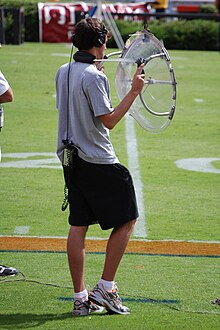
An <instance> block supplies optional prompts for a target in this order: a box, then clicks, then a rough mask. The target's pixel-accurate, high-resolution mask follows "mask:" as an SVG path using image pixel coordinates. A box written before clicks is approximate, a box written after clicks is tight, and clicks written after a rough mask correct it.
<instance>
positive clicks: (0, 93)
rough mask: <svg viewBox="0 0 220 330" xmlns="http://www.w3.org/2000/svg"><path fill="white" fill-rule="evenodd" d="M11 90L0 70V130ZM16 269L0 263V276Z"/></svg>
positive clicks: (13, 273)
mask: <svg viewBox="0 0 220 330" xmlns="http://www.w3.org/2000/svg"><path fill="white" fill-rule="evenodd" d="M12 101H13V91H12V89H11V87H10V86H9V83H8V82H7V80H6V79H5V77H4V75H3V73H2V72H1V71H0V130H1V128H2V127H3V117H2V116H3V109H2V107H1V103H6V102H12ZM0 161H1V150H0ZM16 274H17V270H16V269H15V268H13V267H7V266H3V265H0V276H11V275H16Z"/></svg>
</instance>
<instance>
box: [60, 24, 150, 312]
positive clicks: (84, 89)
mask: <svg viewBox="0 0 220 330" xmlns="http://www.w3.org/2000/svg"><path fill="white" fill-rule="evenodd" d="M108 37H109V32H108V30H107V29H106V27H105V25H104V24H103V23H102V22H100V21H99V20H98V19H95V18H87V19H84V20H82V21H80V22H79V23H78V24H77V25H76V29H75V35H74V36H73V44H74V46H76V47H77V48H78V50H79V51H77V52H76V54H75V55H74V57H73V58H74V60H75V62H73V63H69V64H65V65H63V66H61V68H60V69H59V70H58V72H57V75H56V96H57V108H58V110H59V123H58V146H57V155H58V157H59V159H60V160H61V162H62V164H63V169H64V177H65V182H66V185H67V187H68V201H69V209H70V214H69V224H70V231H69V235H68V240H67V254H68V261H69V267H70V273H71V276H72V280H73V286H74V307H73V315H79V316H83V315H88V314H89V313H90V312H91V310H92V309H94V306H96V305H99V306H103V307H106V309H107V310H108V311H110V312H111V313H112V312H113V313H117V314H129V313H130V311H129V309H128V308H127V307H126V306H123V305H122V302H121V299H120V297H119V295H118V291H117V287H116V285H115V282H114V279H115V275H116V272H117V269H118V266H119V264H120V261H121V258H122V256H123V254H124V252H125V249H126V247H127V244H128V241H129V238H130V235H131V233H132V230H133V227H134V224H135V222H136V218H137V217H138V210H137V204H136V197H135V192H134V187H133V182H132V178H131V175H130V173H129V171H128V170H127V169H126V168H125V167H124V166H123V165H121V164H120V163H119V161H118V159H117V157H116V155H115V152H114V149H113V146H112V144H111V142H110V139H109V129H113V128H114V126H115V125H116V124H117V123H118V122H119V121H120V120H121V119H122V118H123V116H124V115H125V114H126V112H127V111H128V109H129V108H130V106H131V105H132V103H133V101H134V100H135V98H136V97H137V96H138V95H139V93H140V92H141V90H142V88H143V86H144V75H143V74H141V71H142V68H143V66H142V65H141V66H140V67H139V68H138V69H137V71H136V73H135V75H134V77H133V81H132V84H131V89H130V91H129V92H128V94H127V95H126V96H125V98H124V99H123V100H122V101H121V102H120V103H119V105H118V106H116V107H115V108H113V107H112V105H111V101H110V92H109V83H108V79H107V77H106V75H105V74H104V73H103V72H102V71H101V70H98V68H97V67H98V65H97V62H96V60H99V59H103V57H104V52H105V49H106V43H107V40H108ZM95 223H99V225H100V226H101V228H102V229H103V230H106V229H110V228H112V232H111V235H110V237H109V239H108V243H107V247H106V258H105V264H104V269H103V273H102V276H101V279H100V280H99V282H98V283H97V285H96V286H95V288H94V289H93V291H92V292H91V293H90V294H89V295H88V292H87V290H86V288H85V283H84V262H85V236H86V232H87V229H88V226H89V225H92V224H95ZM94 304H95V305H94Z"/></svg>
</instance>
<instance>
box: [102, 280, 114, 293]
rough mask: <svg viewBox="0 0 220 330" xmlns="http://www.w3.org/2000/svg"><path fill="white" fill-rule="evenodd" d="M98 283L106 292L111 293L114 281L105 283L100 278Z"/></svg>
mask: <svg viewBox="0 0 220 330" xmlns="http://www.w3.org/2000/svg"><path fill="white" fill-rule="evenodd" d="M98 283H101V284H102V285H103V286H104V289H105V290H106V291H108V292H111V291H112V290H113V288H114V284H115V282H114V281H106V280H103V279H102V278H101V279H100V280H99V282H98Z"/></svg>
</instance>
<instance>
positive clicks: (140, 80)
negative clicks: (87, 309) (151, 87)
mask: <svg viewBox="0 0 220 330" xmlns="http://www.w3.org/2000/svg"><path fill="white" fill-rule="evenodd" d="M143 67H144V64H141V65H140V66H139V67H138V68H137V70H136V72H135V74H134V77H133V80H132V87H131V92H133V93H137V95H138V94H140V92H141V91H142V89H143V87H144V77H145V74H144V73H142V72H143Z"/></svg>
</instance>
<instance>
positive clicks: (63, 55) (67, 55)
mask: <svg viewBox="0 0 220 330" xmlns="http://www.w3.org/2000/svg"><path fill="white" fill-rule="evenodd" d="M50 55H51V56H58V57H70V54H66V53H52V54H50Z"/></svg>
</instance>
